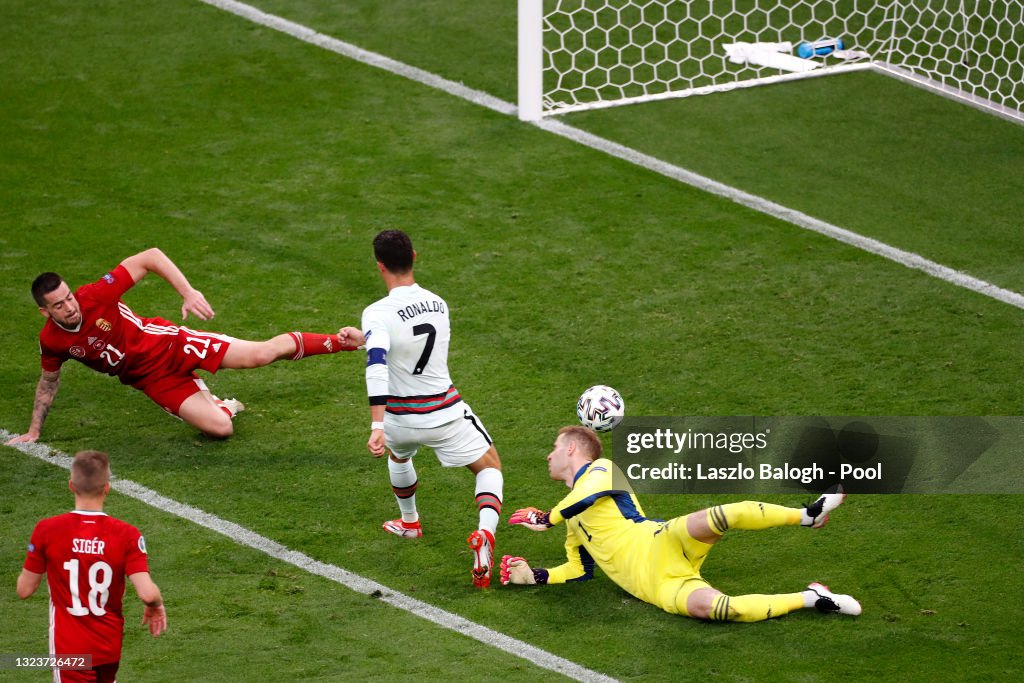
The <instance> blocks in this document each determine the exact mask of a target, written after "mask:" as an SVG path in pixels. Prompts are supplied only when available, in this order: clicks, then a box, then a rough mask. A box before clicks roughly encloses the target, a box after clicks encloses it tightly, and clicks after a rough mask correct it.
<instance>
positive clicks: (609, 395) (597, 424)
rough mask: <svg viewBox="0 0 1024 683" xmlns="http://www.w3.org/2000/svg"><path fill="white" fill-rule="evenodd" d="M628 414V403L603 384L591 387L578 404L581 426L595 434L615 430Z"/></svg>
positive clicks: (577, 412)
mask: <svg viewBox="0 0 1024 683" xmlns="http://www.w3.org/2000/svg"><path fill="white" fill-rule="evenodd" d="M625 412H626V403H625V401H623V400H622V396H620V395H619V392H617V391H615V390H614V389H612V388H611V387H607V386H605V385H603V384H598V385H597V386H593V387H590V388H589V389H587V390H586V391H584V392H583V394H582V395H581V396H580V400H579V401H577V402H576V416H577V417H579V418H580V424H582V425H583V426H584V427H588V428H590V429H593V430H594V431H595V432H609V431H611V430H613V429H615V427H616V426H618V424H619V423H620V422H622V416H623V415H624V414H625Z"/></svg>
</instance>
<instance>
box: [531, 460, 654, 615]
mask: <svg viewBox="0 0 1024 683" xmlns="http://www.w3.org/2000/svg"><path fill="white" fill-rule="evenodd" d="M613 471H615V465H614V464H613V463H612V461H611V460H608V459H607V458H600V459H598V460H595V461H594V462H592V463H590V464H588V465H585V466H584V467H582V468H581V469H580V471H579V472H577V473H576V478H575V480H574V481H573V486H572V492H571V493H570V494H569V495H567V496H566V497H565V498H563V499H562V500H561V502H559V503H558V505H556V506H555V507H554V508H553V509H552V510H551V513H550V520H549V521H550V522H551V524H561V523H562V522H564V523H565V526H566V535H565V554H566V556H567V561H566V562H565V564H562V565H559V566H557V567H555V568H553V569H549V570H548V583H564V582H566V581H585V580H587V579H590V578H593V575H594V565H595V564H596V565H597V566H598V567H600V568H601V570H602V571H603V572H604V573H605V574H607V575H608V578H610V579H611V580H612V581H614V582H615V583H616V584H618V585H619V586H620V587H622V588H623V589H625V590H626V591H628V592H629V593H631V594H632V595H634V596H636V597H637V598H639V599H641V600H645V601H647V602H655V599H654V598H655V597H656V596H657V588H658V587H657V586H656V585H653V584H654V583H655V582H654V580H653V577H652V575H651V544H652V542H653V540H654V536H655V534H656V533H658V531H659V530H660V529H661V528H662V525H663V523H662V521H661V520H653V519H647V517H646V516H645V515H644V511H643V508H641V507H640V501H638V500H637V499H636V496H635V495H634V494H633V492H632V491H631V490H629V489H622V488H615V486H614V484H613V481H612V473H613ZM616 480H617V481H620V482H625V477H624V476H622V475H621V474H619V476H618V477H616Z"/></svg>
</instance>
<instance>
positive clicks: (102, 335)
mask: <svg viewBox="0 0 1024 683" xmlns="http://www.w3.org/2000/svg"><path fill="white" fill-rule="evenodd" d="M134 284H135V281H134V280H132V276H131V275H130V274H129V273H128V270H127V269H125V267H124V266H120V265H119V266H118V267H117V268H115V269H114V270H112V271H110V272H109V273H107V274H106V275H104V276H103V277H101V278H100V279H99V280H97V281H96V282H93V283H91V284H88V285H83V286H81V287H79V288H78V289H77V290H75V299H77V300H78V305H79V306H80V307H81V309H82V322H81V323H80V324H79V326H78V329H76V330H66V329H64V328H63V327H61V326H60V325H58V324H57V323H55V322H54V321H53V320H52V319H48V320H47V321H46V324H45V325H44V326H43V329H42V331H41V332H40V333H39V352H40V356H41V363H42V366H43V370H46V371H49V372H56V371H58V370H60V367H61V365H63V364H64V361H66V360H68V359H69V358H74V359H75V360H77V361H78V362H80V363H83V364H85V365H88V366H89V367H90V368H92V369H93V370H96V371H98V372H102V373H105V374H108V375H112V376H114V377H117V378H119V379H120V380H121V382H123V383H124V384H134V383H136V382H138V381H140V380H141V379H143V378H145V377H146V376H148V375H151V374H154V372H156V371H159V372H164V371H166V370H167V369H168V368H167V366H168V365H169V364H170V362H171V360H172V359H171V357H170V356H169V355H168V353H167V352H168V351H169V350H170V349H171V348H172V346H173V345H174V343H175V337H176V336H177V334H178V329H179V328H178V326H176V325H175V324H174V323H172V322H170V321H169V320H165V319H163V318H140V317H139V316H137V315H135V313H134V312H133V311H132V309H130V308H128V306H126V305H125V304H124V302H122V301H121V296H122V295H123V294H124V293H125V292H127V291H128V290H129V289H131V287H132V286H133V285H134Z"/></svg>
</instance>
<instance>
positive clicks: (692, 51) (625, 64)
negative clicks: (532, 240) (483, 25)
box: [519, 0, 1024, 122]
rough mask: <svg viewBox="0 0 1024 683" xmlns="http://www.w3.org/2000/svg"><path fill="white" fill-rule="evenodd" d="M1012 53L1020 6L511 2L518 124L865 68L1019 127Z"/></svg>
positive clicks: (981, 1) (973, 0)
mask: <svg viewBox="0 0 1024 683" xmlns="http://www.w3.org/2000/svg"><path fill="white" fill-rule="evenodd" d="M837 41H842V44H841V45H840V44H838V43H837ZM802 43H804V44H810V45H811V47H807V46H806V45H805V47H804V49H803V53H804V54H810V57H809V58H806V59H802V58H800V57H799V56H797V55H798V52H799V51H800V45H801V44H802ZM815 46H818V47H817V48H816V47H815ZM836 48H839V49H836ZM1022 48H1024V3H1022V2H1021V1H1020V0H1000V1H995V0H990V1H986V0H933V1H931V2H929V1H926V0H903V1H890V2H867V1H866V0H789V2H778V1H773V0H703V1H702V0H519V109H520V118H522V119H524V120H537V119H540V118H541V117H543V116H547V115H551V114H560V113H566V112H571V111H579V110H583V109H594V108H598V107H608V106H615V105H618V104H626V103H630V102H642V101H648V100H655V99H664V98H669V97H686V96H688V95H694V94H704V93H709V92H716V91H722V90H731V89H733V88H738V87H748V86H754V85H761V84H766V83H774V82H780V81H786V80H793V79H798V78H807V77H810V76H819V75H827V74H834V73H841V72H844V71H851V70H860V69H872V70H875V71H878V72H881V73H885V74H888V75H892V76H895V77H898V78H901V79H904V80H906V81H909V82H912V83H914V84H916V85H920V86H922V87H926V88H930V89H932V90H935V91H937V92H940V93H941V94H944V95H946V96H949V97H953V98H957V99H962V100H964V101H967V102H968V103H970V104H972V105H974V106H977V107H980V108H983V109H986V110H989V111H992V112H993V113H996V114H999V115H1001V116H1004V117H1006V118H1010V119H1012V120H1015V121H1018V122H1024V114H1022V111H1024V53H1022Z"/></svg>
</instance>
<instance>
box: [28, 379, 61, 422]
mask: <svg viewBox="0 0 1024 683" xmlns="http://www.w3.org/2000/svg"><path fill="white" fill-rule="evenodd" d="M59 387H60V372H47V371H45V370H44V371H43V373H42V375H40V377H39V384H38V385H37V386H36V402H35V405H33V407H32V426H33V427H35V428H36V429H37V430H39V431H42V428H43V423H44V422H45V421H46V416H47V414H48V413H49V412H50V406H51V405H53V398H54V397H55V396H56V395H57V389H58V388H59Z"/></svg>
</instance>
